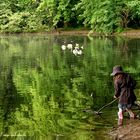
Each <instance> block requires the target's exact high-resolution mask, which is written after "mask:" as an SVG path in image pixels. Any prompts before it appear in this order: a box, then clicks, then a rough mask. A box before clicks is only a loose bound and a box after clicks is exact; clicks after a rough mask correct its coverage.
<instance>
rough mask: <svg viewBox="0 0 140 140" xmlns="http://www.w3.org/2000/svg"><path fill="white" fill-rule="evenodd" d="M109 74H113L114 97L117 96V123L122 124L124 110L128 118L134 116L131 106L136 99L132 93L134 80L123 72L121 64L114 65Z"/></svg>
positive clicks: (134, 84)
mask: <svg viewBox="0 0 140 140" xmlns="http://www.w3.org/2000/svg"><path fill="white" fill-rule="evenodd" d="M111 76H113V81H114V89H115V95H114V98H118V108H119V111H118V125H119V126H121V125H123V114H124V112H128V113H129V116H130V118H133V119H134V118H135V114H134V113H133V111H132V110H131V107H132V105H134V102H135V101H136V96H135V93H134V89H135V86H136V81H135V80H134V79H133V78H132V77H131V76H130V75H129V74H128V73H125V72H123V69H122V67H121V66H114V67H113V72H112V73H111Z"/></svg>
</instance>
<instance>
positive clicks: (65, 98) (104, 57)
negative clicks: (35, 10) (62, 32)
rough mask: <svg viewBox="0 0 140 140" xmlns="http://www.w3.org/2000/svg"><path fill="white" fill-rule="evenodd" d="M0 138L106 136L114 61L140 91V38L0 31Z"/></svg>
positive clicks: (98, 139) (88, 139)
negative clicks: (10, 33)
mask: <svg viewBox="0 0 140 140" xmlns="http://www.w3.org/2000/svg"><path fill="white" fill-rule="evenodd" d="M0 54H1V55H0V138H1V139H4V140H6V139H8V140H9V139H10V140H12V139H13V140H21V139H22V140H28V139H29V140H32V139H33V140H45V139H46V140H109V139H111V138H110V137H109V136H108V132H109V131H110V130H111V129H113V128H114V127H117V111H118V108H117V102H115V103H113V104H112V105H110V106H108V107H106V108H105V109H104V110H102V114H101V115H97V114H96V113H95V111H97V110H98V109H100V108H101V107H102V106H103V105H105V104H107V103H109V102H111V101H112V100H113V95H114V89H113V83H112V77H110V73H111V72H112V67H113V66H114V65H122V66H123V68H124V71H126V72H129V73H130V74H131V75H132V76H133V77H134V78H135V79H136V80H137V83H138V84H137V87H136V90H135V93H136V95H137V97H138V98H139V97H140V95H139V94H140V92H139V89H140V86H139V81H140V76H139V75H140V39H138V38H127V37H125V38H123V37H101V36H98V37H87V36H54V35H46V34H33V35H31V34H30V35H26V34H25V35H3V36H2V35H1V36H0Z"/></svg>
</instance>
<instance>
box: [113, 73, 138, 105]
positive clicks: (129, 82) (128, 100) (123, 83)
mask: <svg viewBox="0 0 140 140" xmlns="http://www.w3.org/2000/svg"><path fill="white" fill-rule="evenodd" d="M135 86H136V81H135V80H133V78H132V77H131V76H130V75H129V74H127V73H123V74H118V75H117V76H115V78H114V88H115V96H116V97H119V103H120V104H132V105H133V104H134V102H135V101H136V96H135V94H134V91H133V90H134V88H135Z"/></svg>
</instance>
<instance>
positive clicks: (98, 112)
mask: <svg viewBox="0 0 140 140" xmlns="http://www.w3.org/2000/svg"><path fill="white" fill-rule="evenodd" d="M116 100H118V98H115V99H114V100H113V101H111V102H110V103H108V104H106V105H104V106H103V107H101V108H100V109H99V110H98V111H97V112H96V114H100V111H101V110H103V109H104V108H105V107H107V106H109V105H111V104H112V103H114V102H115V101H116Z"/></svg>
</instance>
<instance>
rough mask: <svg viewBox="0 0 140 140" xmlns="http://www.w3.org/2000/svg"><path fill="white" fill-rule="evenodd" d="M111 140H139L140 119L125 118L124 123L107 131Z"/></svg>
mask: <svg viewBox="0 0 140 140" xmlns="http://www.w3.org/2000/svg"><path fill="white" fill-rule="evenodd" d="M109 136H110V137H111V138H112V139H113V140H140V120H139V119H134V120H127V122H126V124H125V125H123V126H121V127H118V128H114V129H113V130H111V131H110V132H109Z"/></svg>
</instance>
